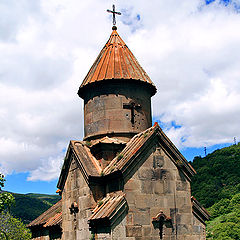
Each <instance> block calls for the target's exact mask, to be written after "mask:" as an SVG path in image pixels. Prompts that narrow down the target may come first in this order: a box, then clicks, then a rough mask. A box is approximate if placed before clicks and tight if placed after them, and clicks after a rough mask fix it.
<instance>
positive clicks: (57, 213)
mask: <svg viewBox="0 0 240 240" xmlns="http://www.w3.org/2000/svg"><path fill="white" fill-rule="evenodd" d="M61 222H62V200H60V201H58V202H57V203H56V204H54V205H53V206H52V207H50V208H49V209H48V210H47V211H45V212H44V213H42V214H41V215H40V216H39V217H38V218H36V219H34V220H33V221H32V222H30V223H29V224H28V226H27V227H29V228H32V227H36V226H43V227H50V226H55V225H61Z"/></svg>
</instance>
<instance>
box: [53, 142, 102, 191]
mask: <svg viewBox="0 0 240 240" xmlns="http://www.w3.org/2000/svg"><path fill="white" fill-rule="evenodd" d="M85 144H86V143H85V142H83V141H70V144H69V147H68V150H67V153H66V157H65V160H64V163H63V166H62V170H61V173H60V177H59V180H58V184H57V187H58V188H59V189H61V190H62V189H63V187H64V184H65V181H66V179H67V175H68V171H69V168H70V165H71V162H72V160H73V159H74V160H75V161H76V164H77V166H78V167H79V168H80V170H81V172H82V174H83V177H84V178H85V180H86V181H87V183H88V182H89V177H90V176H93V177H94V176H99V174H100V173H101V172H102V168H101V167H100V165H99V162H98V161H97V160H96V158H95V157H94V156H93V155H92V154H91V152H90V149H89V147H87V146H86V145H85Z"/></svg>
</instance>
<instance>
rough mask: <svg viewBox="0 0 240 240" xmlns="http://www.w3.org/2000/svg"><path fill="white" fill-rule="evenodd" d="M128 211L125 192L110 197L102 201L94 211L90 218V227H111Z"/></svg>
mask: <svg viewBox="0 0 240 240" xmlns="http://www.w3.org/2000/svg"><path fill="white" fill-rule="evenodd" d="M126 210H128V205H127V201H126V199H125V195H124V194H123V192H118V193H115V194H112V195H108V196H106V197H105V198H103V199H102V200H100V201H99V202H98V203H97V205H96V207H95V208H94V209H93V211H92V213H93V214H92V216H91V217H90V218H89V226H90V228H93V227H96V226H97V225H99V224H101V225H106V226H111V225H113V224H114V222H115V221H116V219H117V218H118V217H119V216H120V215H121V214H122V213H123V212H124V211H126Z"/></svg>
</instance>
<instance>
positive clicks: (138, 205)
mask: <svg viewBox="0 0 240 240" xmlns="http://www.w3.org/2000/svg"><path fill="white" fill-rule="evenodd" d="M124 192H125V193H126V199H127V202H128V206H129V211H128V215H127V216H126V217H125V218H124V219H123V220H122V221H121V223H120V224H119V225H118V226H116V227H115V228H114V229H113V230H112V233H111V234H99V235H98V237H97V238H96V239H99V240H110V239H111V240H159V239H160V236H159V229H154V227H153V224H152V218H153V217H156V215H157V214H158V213H159V212H160V211H161V210H162V211H163V213H164V214H165V215H167V216H168V217H171V219H172V223H173V227H172V228H166V226H164V228H163V239H164V240H173V239H174V240H176V239H177V240H204V239H205V226H204V225H203V224H202V223H201V222H200V221H198V220H197V219H196V218H195V217H194V216H193V214H192V207H191V190H190V183H189V181H188V180H187V179H186V177H185V176H184V175H183V173H181V172H180V171H179V170H178V169H177V167H176V166H175V165H174V163H173V162H172V161H171V160H170V159H169V157H168V156H167V155H166V154H165V152H164V151H163V150H161V149H160V148H158V149H156V151H155V152H154V153H153V154H151V155H150V157H149V158H148V159H147V161H146V162H145V163H144V164H143V165H142V166H141V167H140V168H139V169H138V170H137V171H136V173H135V174H134V175H133V176H132V178H130V179H129V180H128V182H127V183H126V184H125V186H124Z"/></svg>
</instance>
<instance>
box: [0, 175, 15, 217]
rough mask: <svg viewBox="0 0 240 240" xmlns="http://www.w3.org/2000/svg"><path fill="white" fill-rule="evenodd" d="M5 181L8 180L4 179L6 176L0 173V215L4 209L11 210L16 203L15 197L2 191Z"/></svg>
mask: <svg viewBox="0 0 240 240" xmlns="http://www.w3.org/2000/svg"><path fill="white" fill-rule="evenodd" d="M5 181H6V179H5V178H4V175H2V174H1V173H0V213H2V212H3V210H4V209H9V208H10V206H11V205H13V203H14V197H13V195H12V194H11V193H8V192H3V191H2V188H3V187H4V182H5Z"/></svg>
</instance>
